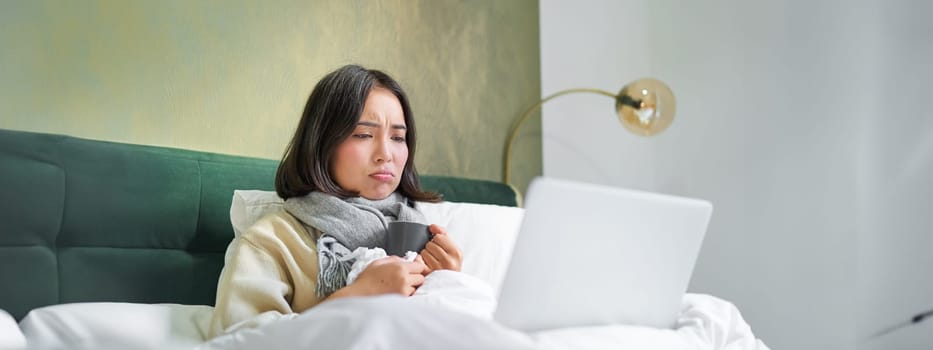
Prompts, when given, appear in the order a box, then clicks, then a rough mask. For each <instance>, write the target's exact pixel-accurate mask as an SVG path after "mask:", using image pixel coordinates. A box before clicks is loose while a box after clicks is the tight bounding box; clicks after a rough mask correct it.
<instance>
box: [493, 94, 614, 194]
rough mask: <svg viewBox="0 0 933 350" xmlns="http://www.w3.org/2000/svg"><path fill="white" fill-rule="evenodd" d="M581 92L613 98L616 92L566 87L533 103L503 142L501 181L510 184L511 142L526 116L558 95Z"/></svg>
mask: <svg viewBox="0 0 933 350" xmlns="http://www.w3.org/2000/svg"><path fill="white" fill-rule="evenodd" d="M582 92H587V93H595V94H600V95H606V96H609V97H612V98H613V99H615V98H616V94H613V93H611V92H608V91H604V90H599V89H588V88H578V89H567V90H561V91H558V92H555V93H553V94H550V95H548V96H547V97H545V98H543V99H541V101H538V103H535V104H534V105H533V106H531V107H530V108H528V110H527V111H525V113H524V114H522V116H521V118H519V119H518V120H516V121H515V123H513V124H512V129H511V130H510V131H509V138H508V140H507V141H506V143H505V157H504V158H505V162H504V163H503V176H502V181H503V182H505V183H507V184H509V185H511V184H512V183H511V181H510V177H511V175H512V172H511V170H510V169H511V165H512V143H513V142H514V141H515V135H517V134H518V129H519V128H520V127H521V126H522V123H524V122H525V120H527V119H528V117H530V116H531V115H532V113H534V112H535V111H537V110H538V109H539V108H541V105H543V104H544V103H545V102H547V101H549V100H551V99H553V98H555V97H558V96H563V95H567V94H573V93H582Z"/></svg>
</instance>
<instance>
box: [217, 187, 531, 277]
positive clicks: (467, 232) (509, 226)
mask: <svg viewBox="0 0 933 350" xmlns="http://www.w3.org/2000/svg"><path fill="white" fill-rule="evenodd" d="M282 204H283V201H282V199H281V198H279V197H278V195H276V193H275V192H271V191H257V190H237V191H234V192H233V204H232V205H231V206H230V222H231V223H232V224H233V231H234V233H235V234H236V235H237V236H239V235H240V234H242V233H243V232H244V231H246V229H248V228H249V227H250V226H251V225H252V224H253V223H254V222H256V220H259V218H261V217H263V216H264V215H266V214H268V213H270V212H273V211H276V210H280V209H281V208H282ZM418 208H419V209H420V210H421V212H422V213H424V216H425V218H427V220H428V222H429V223H432V224H438V225H440V226H443V227H444V228H446V229H447V232H448V233H449V234H450V237H451V238H453V240H454V242H455V243H457V245H458V246H459V247H460V250H461V251H462V252H463V269H462V271H463V272H464V273H467V274H470V275H473V276H475V277H477V278H479V279H482V280H483V281H486V282H487V283H489V285H490V286H492V288H493V290H494V291H496V293H498V292H499V287H500V286H501V284H502V279H503V278H504V277H505V271H506V267H507V266H508V264H509V259H511V256H512V247H513V246H514V245H515V238H516V236H517V234H518V229H519V225H520V224H521V222H522V216H523V215H524V213H525V211H524V209H522V208H516V207H507V206H500V205H490V204H477V203H452V202H441V203H418Z"/></svg>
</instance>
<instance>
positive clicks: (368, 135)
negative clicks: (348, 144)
mask: <svg viewBox="0 0 933 350" xmlns="http://www.w3.org/2000/svg"><path fill="white" fill-rule="evenodd" d="M353 137H355V138H358V139H368V138H370V137H373V135H370V134H353Z"/></svg>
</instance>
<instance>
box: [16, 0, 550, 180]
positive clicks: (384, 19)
mask: <svg viewBox="0 0 933 350" xmlns="http://www.w3.org/2000/svg"><path fill="white" fill-rule="evenodd" d="M538 41H539V40H538V3H537V1H534V0H521V1H517V0H510V1H496V0H484V1H432V0H423V1H414V0H412V1H403V0H398V1H375V0H374V1H343V0H334V1H294V2H289V1H272V2H258V1H174V0H173V1H46V0H41V1H16V2H4V3H2V4H0V47H2V50H0V77H2V79H0V128H8V129H18V130H29V131H39V132H49V133H61V134H68V135H73V136H78V137H85V138H92V139H102V140H110V141H118V142H129V143H139V144H148V145H160V146H171V147H179V148H187V149H196V150H203V151H210V152H220V153H228V154H238V155H246V156H254V157H262V158H273V159H278V158H279V157H280V156H281V153H282V151H283V150H284V147H285V145H286V143H287V141H288V138H289V137H290V136H291V134H292V132H293V130H294V127H295V125H296V124H297V121H298V118H299V115H300V112H301V108H302V107H303V104H304V102H305V99H306V98H307V95H308V93H309V92H310V90H311V89H312V88H313V86H314V84H315V83H316V82H317V80H318V79H320V78H321V77H322V76H323V75H324V74H326V73H327V72H329V71H331V70H333V69H334V68H336V67H339V66H340V65H343V64H346V63H359V64H362V65H364V66H367V67H371V68H379V69H383V70H385V71H387V72H389V73H390V74H391V75H393V76H394V77H395V78H396V79H398V80H399V81H400V82H401V84H402V86H403V87H404V88H405V89H406V90H407V92H408V93H409V95H410V98H411V100H412V105H413V108H414V111H415V116H416V120H417V122H418V128H419V138H420V139H419V141H420V142H419V147H420V148H419V154H418V155H417V158H416V160H417V162H418V164H419V169H420V171H421V172H422V173H426V174H442V175H455V176H466V177H473V178H484V179H491V180H499V179H500V177H501V175H500V174H501V171H502V165H501V162H502V150H503V148H504V145H503V143H504V140H505V137H506V133H507V129H508V127H509V126H510V123H511V121H512V120H513V119H514V118H515V117H516V116H517V115H518V114H520V113H521V111H522V110H523V109H524V108H525V107H527V106H529V105H531V104H533V103H534V102H535V101H536V99H537V98H538V97H539V91H540V69H539V44H538ZM539 130H540V126H539V124H538V123H537V122H536V123H533V125H529V127H526V128H525V129H523V132H522V133H521V134H520V138H519V140H518V144H517V146H518V148H517V150H516V158H518V161H517V163H516V167H515V171H516V177H515V178H516V179H518V181H516V182H517V183H518V184H519V187H520V188H524V184H525V183H526V182H527V180H528V179H529V178H530V176H532V175H534V174H539V173H540V171H541V160H540V159H541V151H540V150H541V148H540V138H539V137H538V136H536V135H539Z"/></svg>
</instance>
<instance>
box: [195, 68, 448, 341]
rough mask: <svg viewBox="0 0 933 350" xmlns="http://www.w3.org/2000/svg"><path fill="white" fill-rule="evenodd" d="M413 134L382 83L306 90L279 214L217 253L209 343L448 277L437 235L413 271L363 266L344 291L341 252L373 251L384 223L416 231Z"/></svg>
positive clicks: (375, 79) (400, 95)
mask: <svg viewBox="0 0 933 350" xmlns="http://www.w3.org/2000/svg"><path fill="white" fill-rule="evenodd" d="M414 155H415V123H414V118H413V117H412V113H411V107H410V105H409V104H408V98H407V97H406V95H405V92H404V91H402V88H401V87H400V86H399V84H398V83H397V82H395V80H393V79H392V78H391V77H389V76H388V75H386V74H385V73H383V72H380V71H377V70H368V69H365V68H363V67H360V66H356V65H348V66H344V67H342V68H340V69H338V70H336V71H334V72H331V73H330V74H328V75H327V76H325V77H324V78H323V79H321V81H320V82H318V84H317V85H316V86H315V87H314V90H313V91H312V92H311V96H310V97H309V98H308V102H307V104H306V105H305V109H304V113H303V114H302V116H301V121H300V122H299V123H298V128H297V130H296V131H295V136H294V137H293V138H292V140H291V142H290V143H289V145H288V148H287V149H286V152H285V155H284V157H283V159H282V162H281V164H280V165H279V168H278V172H277V174H276V178H275V189H276V192H277V193H278V195H279V196H280V197H282V198H283V199H285V206H284V207H285V209H284V210H282V211H280V212H276V213H273V214H270V215H268V216H266V217H264V218H263V219H261V220H259V221H258V222H256V223H255V224H254V225H253V226H252V227H251V228H250V229H249V230H247V231H246V232H244V234H243V235H241V236H239V237H237V238H235V239H234V240H233V241H232V242H231V243H230V246H229V247H228V248H227V253H226V257H225V265H224V269H223V272H222V273H221V275H220V280H219V282H218V287H217V300H216V304H215V309H214V315H213V318H212V321H211V336H212V337H214V336H217V335H220V334H223V333H229V332H233V331H235V330H238V329H241V328H249V327H255V326H258V325H260V324H263V323H266V322H268V321H271V320H274V319H278V318H282V317H291V316H293V315H295V314H296V313H300V312H303V311H305V310H307V309H310V308H311V307H314V306H315V305H317V304H319V303H321V302H322V301H325V300H331V299H336V298H344V297H353V296H374V295H382V294H392V293H395V294H401V295H405V296H410V295H411V294H412V293H414V291H415V289H416V288H418V286H420V285H421V284H422V283H423V282H424V276H425V275H427V274H428V273H430V272H431V271H433V270H441V269H447V270H455V271H459V270H460V266H461V263H462V255H461V253H460V250H459V248H457V246H456V245H455V244H454V243H453V241H452V240H451V239H450V238H449V236H447V234H446V232H445V231H444V229H443V228H441V227H439V226H437V225H431V226H430V231H431V233H432V234H433V235H434V236H433V238H432V239H431V241H430V242H428V244H427V246H426V247H425V249H424V250H422V251H421V252H420V254H419V256H418V257H417V258H416V259H415V261H412V262H408V261H404V260H402V259H400V258H397V257H388V258H383V259H380V260H377V261H374V262H373V263H371V264H370V265H369V266H368V267H367V268H366V269H365V270H363V272H361V273H360V274H359V276H358V277H357V278H356V279H355V280H354V281H353V283H351V284H349V285H346V282H345V281H346V277H347V272H348V270H349V266H351V265H352V258H351V257H350V256H349V255H350V252H352V251H353V250H355V249H356V248H358V247H370V248H371V247H376V246H381V245H382V242H383V241H384V235H385V229H386V224H387V223H388V222H390V221H394V220H402V221H416V222H424V221H425V219H424V217H423V215H421V213H420V212H419V211H418V209H417V205H416V203H415V202H416V201H428V202H436V201H438V200H440V197H439V196H438V195H437V194H435V193H429V192H424V191H422V190H421V189H420V185H419V182H418V174H417V171H416V170H415V164H414Z"/></svg>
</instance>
